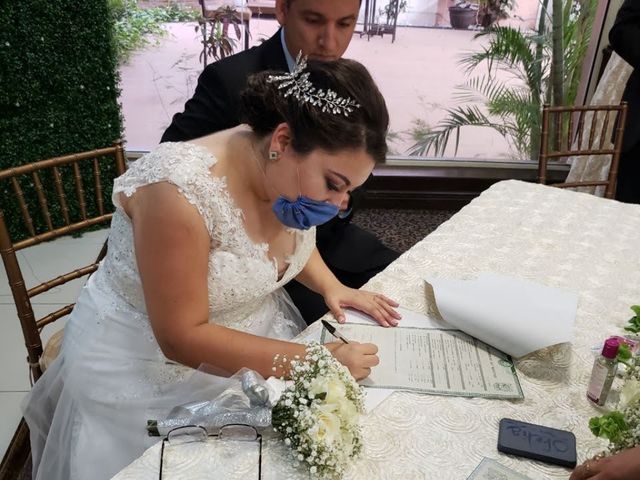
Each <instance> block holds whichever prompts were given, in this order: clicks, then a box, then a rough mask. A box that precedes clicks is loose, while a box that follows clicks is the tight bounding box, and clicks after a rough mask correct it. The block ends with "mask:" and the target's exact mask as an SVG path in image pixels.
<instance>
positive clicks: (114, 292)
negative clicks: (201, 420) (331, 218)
mask: <svg viewBox="0 0 640 480" xmlns="http://www.w3.org/2000/svg"><path fill="white" fill-rule="evenodd" d="M215 161H216V160H215V158H214V157H213V156H212V155H211V154H210V153H209V152H208V151H207V150H206V149H204V148H202V147H199V146H196V145H193V144H189V143H165V144H162V145H160V146H159V147H158V148H157V149H156V150H155V151H154V152H152V153H150V154H148V155H146V156H144V157H142V158H140V159H139V160H137V161H136V162H135V163H134V164H133V165H132V166H131V168H130V169H129V170H128V171H127V172H126V173H125V174H124V175H123V176H121V177H120V178H118V179H117V180H116V181H115V184H114V192H113V201H114V204H115V205H116V211H115V213H114V216H113V220H112V224H111V232H110V235H109V250H108V254H107V257H106V258H105V259H104V261H103V262H102V264H101V266H100V268H99V269H98V270H97V271H96V272H95V273H94V275H93V276H91V278H90V279H89V280H88V282H87V284H86V285H85V287H84V288H83V289H82V292H81V294H80V296H79V298H78V301H77V303H76V306H75V308H74V310H73V313H72V314H71V316H70V318H69V321H68V323H67V326H66V328H65V335H64V343H63V348H62V352H61V354H60V356H59V357H58V359H56V361H55V362H54V363H53V364H52V365H51V366H50V367H49V369H48V370H47V371H46V372H45V374H44V376H43V377H42V378H40V380H38V382H37V383H36V384H35V386H34V388H33V390H32V392H31V393H30V394H29V396H28V397H27V398H26V400H25V402H24V405H23V410H24V416H25V419H26V421H27V423H28V425H29V429H30V431H31V443H32V455H33V462H34V479H36V480H38V479H47V480H69V479H78V480H87V479H92V480H95V479H102V478H111V476H113V475H114V474H115V473H117V472H118V471H120V470H121V469H122V468H124V467H125V466H126V465H128V464H129V463H130V462H131V461H133V460H134V459H136V458H137V457H139V456H140V455H141V454H142V453H143V452H144V451H145V449H146V448H147V447H149V446H150V445H151V444H153V443H155V442H157V441H158V438H157V437H156V438H154V437H148V436H147V432H146V421H147V420H148V419H154V418H165V417H166V416H167V414H168V412H169V411H170V410H171V408H172V407H174V406H176V405H179V404H182V403H186V402H188V401H192V400H193V401H195V400H204V399H210V398H212V397H213V396H215V394H217V393H218V391H217V390H219V388H220V387H219V385H216V383H215V381H212V380H211V378H212V377H211V376H208V375H205V374H203V373H200V372H196V371H195V370H193V369H190V368H188V367H185V366H182V365H177V364H175V363H171V362H169V361H168V360H167V358H166V357H165V356H164V355H163V354H162V351H161V350H160V348H159V346H158V343H157V342H156V339H155V337H154V335H153V332H152V330H151V325H150V323H149V318H148V317H147V313H146V308H145V301H144V297H143V292H142V286H141V282H140V275H139V273H138V268H137V264H136V258H135V251H134V241H133V233H132V225H131V222H130V220H129V218H128V217H127V215H126V214H125V213H124V211H123V210H122V208H121V206H120V204H119V201H118V198H119V194H120V193H121V192H122V193H124V194H125V195H132V194H133V193H134V192H135V191H136V190H137V189H138V188H140V187H142V186H144V185H149V184H152V183H156V182H170V183H172V184H173V185H175V186H176V187H177V189H178V190H179V191H180V192H181V194H182V195H184V197H185V198H186V199H187V200H188V201H189V202H190V203H191V204H193V205H194V206H195V207H196V208H197V210H198V211H199V213H200V215H201V216H202V218H203V220H204V223H205V224H206V227H207V229H208V231H209V232H210V235H211V252H210V254H209V275H208V287H209V321H210V322H215V323H217V324H220V325H225V326H227V327H231V328H235V329H238V330H242V331H246V332H250V333H253V334H256V335H263V336H270V337H275V338H282V339H290V338H292V337H293V336H295V335H296V334H297V333H299V331H300V330H301V329H302V328H303V326H304V323H303V322H302V319H301V317H300V314H299V312H298V311H297V309H296V308H295V307H294V306H293V304H292V303H291V300H290V299H289V297H288V296H287V294H286V293H285V292H284V289H282V288H281V287H282V285H284V284H285V283H287V282H288V281H290V280H291V279H292V278H293V277H295V276H296V275H297V274H298V273H299V272H300V270H301V269H302V268H303V266H304V265H305V263H306V262H307V260H308V258H309V256H310V254H311V252H312V250H313V248H314V246H315V229H310V230H308V231H297V230H296V231H294V233H293V234H294V235H295V236H296V243H295V245H296V246H295V250H294V252H293V253H292V254H291V255H290V257H289V258H288V259H287V260H288V263H289V266H288V268H287V270H286V271H285V273H284V275H283V276H282V278H280V279H279V278H278V267H277V264H276V262H275V261H273V260H271V259H270V258H269V257H268V254H267V253H268V245H267V244H255V243H253V242H252V241H251V240H250V238H249V236H248V234H247V232H246V230H245V228H244V223H243V215H242V211H241V210H240V209H238V208H237V207H236V206H235V205H234V202H233V199H232V198H230V196H229V194H228V191H227V189H226V184H225V179H224V178H216V177H214V176H212V175H211V172H210V168H211V167H212V165H213V164H214V163H215ZM213 378H215V377H213Z"/></svg>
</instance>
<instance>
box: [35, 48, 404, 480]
mask: <svg viewBox="0 0 640 480" xmlns="http://www.w3.org/2000/svg"><path fill="white" fill-rule="evenodd" d="M242 102H243V117H242V118H243V121H244V123H243V124H242V125H240V126H238V127H235V128H233V129H230V130H225V131H221V132H217V133H214V134H211V135H208V136H206V137H202V138H200V139H197V140H194V141H191V142H186V143H171V142H168V143H164V144H162V145H160V146H159V147H158V148H157V149H156V150H155V151H154V152H152V153H150V154H148V155H145V156H144V157H142V158H140V159H139V160H137V161H136V162H134V163H133V164H132V166H131V168H130V169H129V170H128V171H127V172H126V173H125V174H124V175H123V176H121V177H120V178H118V179H116V181H115V184H114V190H113V202H114V204H115V206H116V211H115V213H114V217H113V221H112V225H111V232H110V235H109V249H108V254H107V257H106V258H105V260H104V261H103V262H102V264H101V265H100V267H99V269H98V270H97V271H96V272H95V274H94V275H93V276H92V277H91V278H90V279H89V281H88V282H87V284H86V286H85V287H84V288H83V290H82V292H81V294H80V297H79V299H78V301H77V303H76V307H75V308H74V311H73V313H72V315H71V316H70V318H69V321H68V323H67V326H66V328H65V336H64V342H63V347H62V351H61V354H60V356H59V357H58V358H57V359H56V360H55V362H54V363H53V364H52V365H51V366H50V367H49V369H47V371H46V372H45V374H44V375H43V376H42V377H41V378H40V379H39V380H38V382H37V383H36V384H35V386H34V388H33V390H32V392H31V393H30V395H29V396H28V397H27V399H26V400H25V403H24V405H23V410H24V416H25V419H26V421H27V423H28V425H29V428H30V431H31V443H32V456H33V473H34V479H36V480H37V479H47V480H62V479H64V480H70V479H71V480H73V479H83V480H84V479H89V478H90V479H103V478H111V476H112V475H114V474H115V473H117V472H118V471H120V470H121V469H122V468H123V467H125V466H126V465H128V464H129V463H130V462H131V461H133V460H134V459H135V458H137V457H138V456H140V455H141V454H142V453H143V451H144V450H145V449H146V448H147V447H148V446H150V445H151V444H152V443H153V442H154V441H157V439H153V438H149V437H148V436H147V432H146V428H145V427H146V421H147V420H148V419H152V418H164V417H166V415H167V414H168V413H169V411H170V410H171V408H173V407H175V406H176V405H180V404H183V403H186V402H189V401H200V400H207V399H211V398H213V397H214V396H215V393H216V389H217V388H219V385H216V382H215V380H214V379H215V377H213V376H210V375H205V374H202V373H199V372H197V371H196V370H195V369H198V368H199V367H201V366H202V365H208V366H213V367H214V368H215V369H216V371H218V372H220V371H222V372H226V374H229V375H230V374H233V373H235V372H237V371H238V370H239V369H241V368H243V367H247V368H250V369H253V370H255V371H257V372H259V373H260V374H262V375H263V376H265V377H267V376H269V375H272V374H274V372H273V371H272V367H273V359H274V356H275V355H277V354H279V355H281V356H283V355H284V356H286V357H288V358H294V356H296V355H299V356H301V357H303V356H304V354H305V346H304V345H302V344H298V343H295V342H292V341H290V340H291V339H292V338H293V337H294V336H295V335H296V334H298V333H299V332H300V331H301V329H302V328H303V327H304V322H303V321H302V319H301V317H300V314H299V312H298V311H297V309H296V308H295V306H294V305H293V304H292V302H291V301H290V298H289V297H288V295H287V294H286V292H285V291H284V289H283V288H282V286H283V285H284V284H285V283H287V282H289V281H290V280H291V279H293V278H295V279H296V280H298V281H300V282H301V283H303V284H304V285H306V286H308V287H309V288H311V289H312V290H314V291H316V292H318V293H320V294H321V295H322V296H323V297H324V299H325V301H326V303H327V306H328V307H329V309H330V310H331V312H332V313H333V315H334V316H335V317H336V318H337V319H338V321H344V313H343V308H345V307H353V308H356V309H359V310H361V311H363V312H365V313H367V314H369V315H371V316H372V317H373V318H375V319H376V320H377V321H378V323H380V325H382V326H385V327H388V326H395V325H397V324H398V320H399V318H400V316H399V314H398V313H397V312H396V310H395V307H396V306H397V304H396V303H395V302H394V301H392V300H391V299H388V298H387V297H385V296H384V295H381V294H376V293H372V292H367V291H361V290H354V289H351V288H348V287H346V286H344V285H343V284H341V283H340V282H339V281H338V280H337V279H336V278H335V276H334V275H333V274H332V273H331V271H330V270H329V269H328V268H327V267H326V265H325V264H324V262H323V260H322V258H321V256H320V255H319V253H318V252H317V250H316V247H315V239H314V236H315V225H318V224H320V223H322V222H324V221H327V220H329V219H330V218H331V217H332V216H334V215H336V214H337V212H338V207H339V205H340V204H341V202H342V201H343V199H344V197H345V195H347V194H348V192H349V191H350V190H351V189H353V188H355V187H357V186H359V185H361V184H362V183H363V182H364V181H365V180H366V179H367V177H368V176H369V174H370V173H371V171H372V169H373V167H374V165H375V163H376V162H381V161H383V160H384V158H385V155H386V143H385V136H386V132H387V128H388V122H389V117H388V113H387V109H386V105H385V102H384V99H383V98H382V96H381V94H380V92H379V90H378V89H377V87H376V85H375V83H374V82H373V80H372V78H371V76H370V75H369V73H368V72H367V70H366V69H365V68H364V67H363V66H362V65H360V64H359V63H357V62H354V61H350V60H336V61H331V62H310V63H309V65H306V62H305V61H304V59H301V60H299V61H298V64H297V67H296V69H295V70H294V72H292V73H282V72H271V73H270V72H261V73H258V74H255V75H254V76H252V77H251V78H250V80H249V83H248V86H247V89H246V90H245V91H244V93H243V95H242ZM327 348H328V349H329V350H330V351H331V352H332V354H333V355H334V356H335V357H336V358H337V359H338V360H339V361H340V362H342V363H343V364H344V365H346V366H347V367H348V368H349V370H350V371H351V373H352V374H353V376H354V377H356V378H358V379H361V378H364V377H366V376H368V375H369V373H370V372H371V368H373V367H375V365H377V363H378V357H377V355H376V353H377V348H376V346H375V345H372V344H358V343H350V344H343V343H329V344H327ZM284 368H285V370H284V371H280V370H278V371H276V372H275V374H276V375H286V374H287V371H286V368H287V367H286V366H285V367H284Z"/></svg>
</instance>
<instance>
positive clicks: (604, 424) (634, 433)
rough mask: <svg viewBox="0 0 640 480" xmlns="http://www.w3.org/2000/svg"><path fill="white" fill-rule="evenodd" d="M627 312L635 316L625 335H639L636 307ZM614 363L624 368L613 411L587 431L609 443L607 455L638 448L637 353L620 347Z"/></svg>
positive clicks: (639, 316) (595, 420) (639, 311)
mask: <svg viewBox="0 0 640 480" xmlns="http://www.w3.org/2000/svg"><path fill="white" fill-rule="evenodd" d="M631 309H632V310H633V311H634V313H635V314H636V315H635V316H634V317H632V318H631V319H630V320H629V325H628V326H627V327H625V330H626V331H627V332H631V333H632V334H634V335H638V333H639V332H640V306H638V305H634V306H633V307H631ZM618 362H620V363H622V364H624V365H625V367H626V370H625V372H624V374H623V380H624V383H623V386H622V389H621V390H620V401H619V403H618V408H617V410H613V411H611V412H609V413H607V414H605V415H602V416H600V417H594V418H592V419H591V420H589V428H590V429H591V431H592V432H593V434H594V435H596V436H597V437H603V438H606V439H607V440H609V442H610V445H609V451H610V453H612V454H613V453H617V452H619V451H621V450H625V449H627V448H632V447H636V446H640V353H635V354H633V353H632V352H631V351H630V349H629V347H628V346H626V345H622V346H621V347H620V350H619V352H618Z"/></svg>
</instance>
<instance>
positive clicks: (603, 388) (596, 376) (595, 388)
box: [587, 338, 620, 406]
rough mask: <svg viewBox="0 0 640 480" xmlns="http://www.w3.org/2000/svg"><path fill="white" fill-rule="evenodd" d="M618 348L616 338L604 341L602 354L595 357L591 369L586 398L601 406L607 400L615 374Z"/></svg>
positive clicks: (618, 344)
mask: <svg viewBox="0 0 640 480" xmlns="http://www.w3.org/2000/svg"><path fill="white" fill-rule="evenodd" d="M618 348H620V341H619V340H618V339H617V338H609V339H607V341H606V342H604V347H603V348H602V354H601V355H599V356H598V358H596V360H595V362H594V363H593V370H592V371H591V380H589V389H588V390H587V398H588V399H589V400H591V401H592V402H593V403H595V404H596V405H599V406H603V405H604V404H605V402H606V401H607V396H608V395H609V391H611V383H612V382H613V378H614V377H615V375H616V370H617V368H618V362H617V360H616V356H617V355H618Z"/></svg>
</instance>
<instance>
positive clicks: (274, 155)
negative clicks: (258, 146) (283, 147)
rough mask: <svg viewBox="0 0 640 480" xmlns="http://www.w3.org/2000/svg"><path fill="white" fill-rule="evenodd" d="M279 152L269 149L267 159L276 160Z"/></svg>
mask: <svg viewBox="0 0 640 480" xmlns="http://www.w3.org/2000/svg"><path fill="white" fill-rule="evenodd" d="M279 156H280V154H279V153H278V152H276V151H275V150H269V160H277V159H278V157H279Z"/></svg>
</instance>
